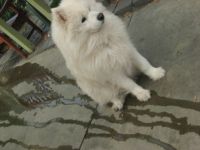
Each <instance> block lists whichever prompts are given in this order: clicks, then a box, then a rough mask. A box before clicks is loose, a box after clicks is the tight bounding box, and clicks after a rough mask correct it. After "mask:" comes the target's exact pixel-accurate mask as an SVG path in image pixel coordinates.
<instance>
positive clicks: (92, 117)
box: [78, 106, 98, 150]
mask: <svg viewBox="0 0 200 150" xmlns="http://www.w3.org/2000/svg"><path fill="white" fill-rule="evenodd" d="M97 107H98V106H96V108H95V109H97ZM95 113H96V112H93V114H92V116H91V119H90V121H89V123H88V126H87V129H86V131H85V135H84V137H83V139H82V141H81V144H80V147H79V148H78V150H81V148H82V146H83V143H84V141H85V138H86V136H87V134H88V131H89V129H90V126H91V124H92V121H93V120H94V118H95V117H94V116H95Z"/></svg>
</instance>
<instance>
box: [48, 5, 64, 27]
mask: <svg viewBox="0 0 200 150" xmlns="http://www.w3.org/2000/svg"><path fill="white" fill-rule="evenodd" d="M51 11H52V14H53V17H55V18H56V19H58V21H60V22H62V23H65V22H67V15H66V14H65V11H64V9H63V8H59V7H57V8H53V9H51Z"/></svg>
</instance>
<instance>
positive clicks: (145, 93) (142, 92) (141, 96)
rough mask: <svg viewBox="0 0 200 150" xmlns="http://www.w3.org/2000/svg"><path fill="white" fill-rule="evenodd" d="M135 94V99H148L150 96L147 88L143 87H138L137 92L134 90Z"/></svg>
mask: <svg viewBox="0 0 200 150" xmlns="http://www.w3.org/2000/svg"><path fill="white" fill-rule="evenodd" d="M135 96H136V97H137V99H138V100H139V101H143V102H145V101H148V99H150V98H151V94H150V91H149V90H145V89H139V90H137V92H135Z"/></svg>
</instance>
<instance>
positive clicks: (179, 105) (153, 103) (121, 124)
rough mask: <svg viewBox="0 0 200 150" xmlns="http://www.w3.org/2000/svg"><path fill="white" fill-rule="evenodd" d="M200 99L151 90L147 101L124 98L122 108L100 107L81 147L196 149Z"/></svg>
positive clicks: (93, 149)
mask: <svg viewBox="0 0 200 150" xmlns="http://www.w3.org/2000/svg"><path fill="white" fill-rule="evenodd" d="M199 115H200V103H195V102H190V101H184V100H177V99H170V98H164V97H160V96H157V95H156V94H154V95H153V96H152V98H151V100H150V101H149V102H146V103H141V102H138V101H137V100H136V99H135V98H133V97H128V98H127V103H126V107H125V109H124V110H123V111H122V112H119V113H113V112H112V111H110V110H109V109H104V110H102V109H100V111H98V112H96V113H95V115H94V119H93V120H92V124H91V125H90V128H89V131H88V133H87V135H86V138H85V140H84V143H83V146H82V149H81V150H108V149H113V150H121V149H126V150H138V149H142V150H147V149H148V150H163V149H165V150H189V149H190V150H199V147H200V119H198V116H199Z"/></svg>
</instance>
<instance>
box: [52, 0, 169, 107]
mask: <svg viewBox="0 0 200 150" xmlns="http://www.w3.org/2000/svg"><path fill="white" fill-rule="evenodd" d="M52 37H53V40H54V42H55V44H56V46H57V47H58V49H59V50H60V51H61V53H62V55H63V57H64V58H65V61H66V65H67V67H68V68H69V70H70V71H71V73H72V75H73V76H74V77H75V79H76V82H77V84H78V86H79V87H80V88H81V89H82V90H83V92H85V93H86V94H87V95H88V96H90V97H91V98H92V99H93V100H94V101H96V102H97V103H98V104H99V105H104V104H107V103H110V102H111V103H113V108H114V109H122V108H123V104H124V93H126V94H127V93H131V94H133V95H135V96H136V98H137V99H138V100H139V101H147V100H148V99H149V98H150V97H151V96H150V91H149V90H147V89H144V88H142V87H141V86H140V85H138V84H137V83H136V82H135V81H134V80H133V76H134V74H135V73H136V71H140V72H142V73H144V74H145V75H147V76H148V77H149V78H151V79H152V80H158V79H160V78H162V77H163V76H164V75H165V70H164V69H163V68H162V67H158V68H156V67H153V66H152V65H151V64H150V63H149V62H148V61H147V60H146V59H145V58H144V57H143V56H141V54H140V53H139V52H138V51H137V49H136V48H135V47H134V45H133V44H132V43H131V40H130V38H129V36H128V34H127V31H126V27H125V25H124V23H123V22H122V20H121V19H120V18H119V17H117V16H115V15H114V14H113V13H111V12H109V11H108V10H107V9H106V8H105V7H104V6H103V5H102V4H101V3H98V2H96V1H95V0H63V1H62V2H61V3H60V5H59V6H58V7H56V8H54V9H52ZM122 93H123V94H122Z"/></svg>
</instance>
